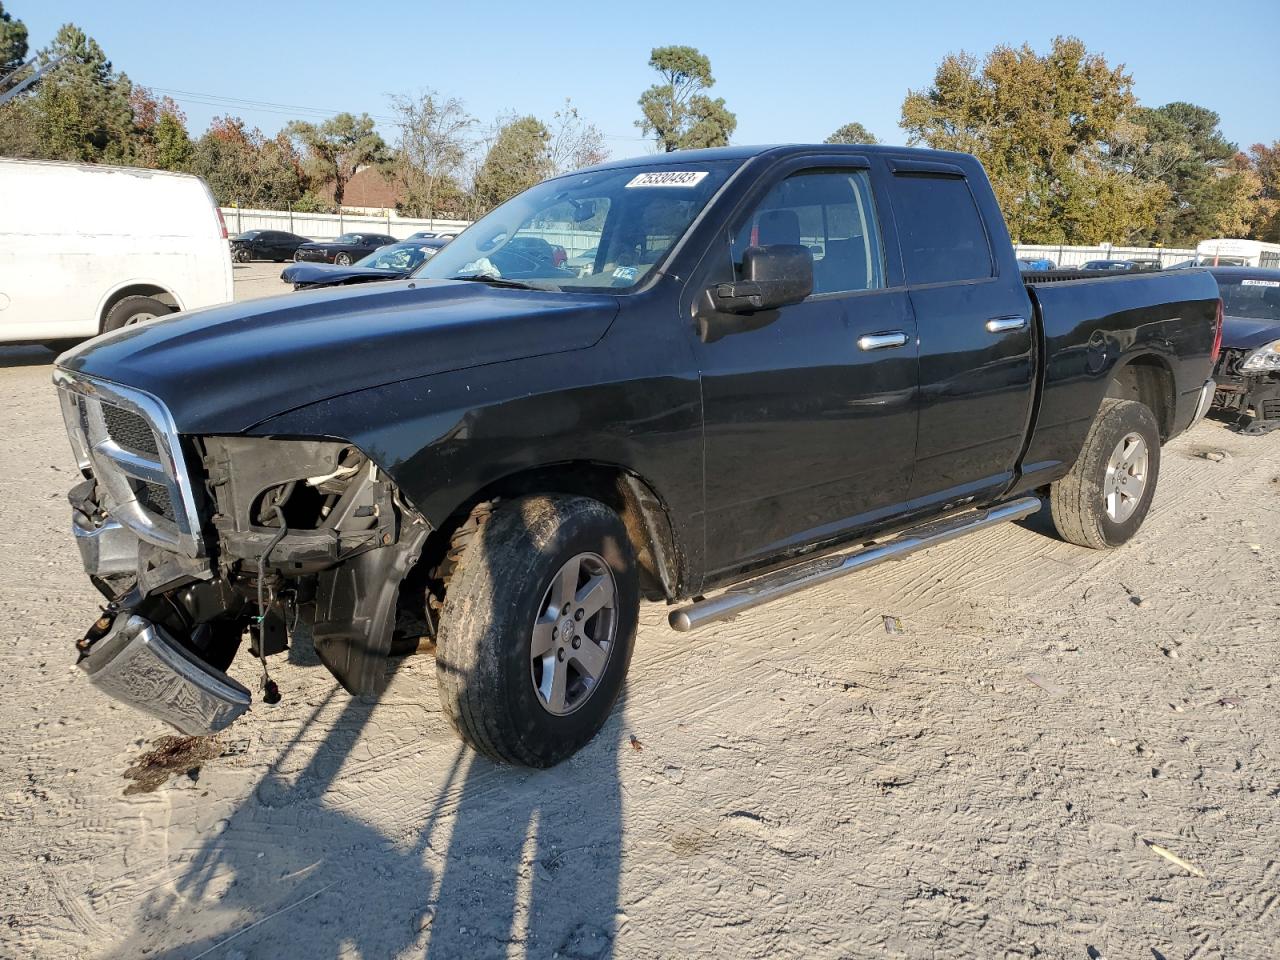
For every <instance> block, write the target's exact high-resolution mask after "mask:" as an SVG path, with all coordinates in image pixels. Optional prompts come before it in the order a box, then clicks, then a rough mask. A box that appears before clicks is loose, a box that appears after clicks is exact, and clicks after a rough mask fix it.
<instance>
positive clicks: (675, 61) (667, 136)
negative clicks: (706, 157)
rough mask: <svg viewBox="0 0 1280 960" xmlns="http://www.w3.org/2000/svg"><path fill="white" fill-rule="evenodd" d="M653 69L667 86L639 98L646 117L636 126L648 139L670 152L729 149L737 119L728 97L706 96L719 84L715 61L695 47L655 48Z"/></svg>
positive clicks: (651, 64)
mask: <svg viewBox="0 0 1280 960" xmlns="http://www.w3.org/2000/svg"><path fill="white" fill-rule="evenodd" d="M649 66H650V67H652V68H653V69H654V70H657V71H658V73H659V74H660V75H661V77H662V82H661V83H656V84H654V85H653V86H652V87H650V88H649V89H648V90H646V91H645V92H644V93H643V94H641V96H640V112H641V115H642V116H641V119H639V120H637V121H636V126H637V127H639V128H640V129H641V130H643V131H644V134H645V136H650V135H653V136H654V137H655V139H656V140H657V141H658V146H659V147H661V148H662V149H663V150H666V151H668V152H670V151H672V150H692V149H696V148H698V147H723V146H725V145H727V144H728V142H729V137H731V136H732V135H733V131H734V130H735V129H736V128H737V126H738V118H737V117H736V116H734V115H733V113H731V112H730V111H729V109H728V108H727V107H726V106H725V103H724V98H723V97H716V98H715V99H712V98H711V97H708V96H707V95H706V94H704V93H703V91H704V90H708V89H710V88H711V87H713V86H714V85H715V79H714V78H713V77H712V76H711V61H710V60H709V59H707V57H706V56H704V55H703V54H701V53H699V52H698V51H697V50H696V49H695V48H693V47H682V46H676V47H655V48H654V49H653V51H652V52H651V53H650V55H649Z"/></svg>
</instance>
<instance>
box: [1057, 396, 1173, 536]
mask: <svg viewBox="0 0 1280 960" xmlns="http://www.w3.org/2000/svg"><path fill="white" fill-rule="evenodd" d="M1159 475H1160V430H1159V428H1158V427H1157V425H1156V418H1155V415H1154V414H1153V413H1152V412H1151V410H1150V408H1149V407H1147V406H1146V405H1145V404H1141V403H1137V402H1136V401H1133V400H1111V399H1108V400H1103V401H1102V406H1101V408H1100V409H1099V410H1098V415H1097V417H1096V418H1095V419H1094V421H1093V425H1092V426H1091V427H1090V428H1089V434H1088V436H1086V437H1085V442H1084V449H1083V450H1081V452H1080V458H1079V459H1078V460H1077V461H1076V463H1075V466H1073V467H1072V468H1071V472H1070V473H1068V474H1067V475H1066V476H1065V477H1063V478H1062V479H1061V480H1059V481H1057V482H1056V483H1054V484H1053V487H1052V489H1051V491H1050V494H1049V506H1050V510H1051V511H1052V514H1053V522H1054V526H1056V527H1057V528H1058V533H1059V534H1060V535H1061V536H1062V538H1063V539H1064V540H1069V541H1070V542H1071V543H1078V544H1080V545H1081V546H1083V547H1093V548H1094V549H1096V550H1105V549H1107V548H1109V547H1118V546H1120V544H1122V543H1124V542H1125V541H1127V540H1129V539H1130V538H1131V537H1132V536H1133V535H1134V534H1135V533H1137V532H1138V528H1139V527H1141V526H1142V521H1143V520H1145V519H1146V516H1147V512H1148V511H1149V510H1150V509H1151V499H1152V497H1153V496H1154V495H1155V489H1156V480H1157V479H1158V478H1159Z"/></svg>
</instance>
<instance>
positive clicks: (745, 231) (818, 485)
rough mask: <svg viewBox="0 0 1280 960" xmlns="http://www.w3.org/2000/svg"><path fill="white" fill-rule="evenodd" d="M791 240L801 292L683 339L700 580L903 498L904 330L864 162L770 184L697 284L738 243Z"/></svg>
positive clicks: (911, 400) (911, 341)
mask: <svg viewBox="0 0 1280 960" xmlns="http://www.w3.org/2000/svg"><path fill="white" fill-rule="evenodd" d="M797 243H798V244H803V245H805V246H807V247H808V248H809V250H810V252H811V254H812V256H813V262H814V291H813V295H812V296H810V297H809V298H808V299H806V300H805V301H804V302H802V303H798V304H794V305H792V306H788V307H784V308H782V309H780V310H777V311H772V312H768V313H762V314H757V315H754V316H753V317H752V318H750V322H749V323H747V324H746V325H745V327H746V328H745V329H741V330H740V331H739V332H735V333H732V334H730V335H728V336H725V337H723V338H722V339H718V340H714V341H713V342H707V343H704V342H701V341H699V342H698V344H697V352H698V357H699V365H700V374H701V380H702V391H703V416H704V422H705V445H704V450H705V491H706V508H707V523H706V531H707V534H706V536H707V543H706V551H707V569H708V572H709V575H710V576H711V578H712V579H714V578H715V577H716V576H717V575H725V574H729V573H732V572H734V571H736V570H740V569H742V568H744V567H748V566H751V565H753V564H755V563H759V562H761V561H765V560H767V559H770V558H773V557H776V556H778V555H779V554H781V553H784V552H786V551H787V550H789V549H793V548H796V547H799V546H803V545H805V544H809V543H813V542H815V541H821V540H830V539H836V538H838V537H840V536H842V535H845V534H847V533H849V532H850V531H851V530H853V529H856V528H857V527H859V526H865V525H867V524H870V523H874V522H875V521H876V520H877V519H879V518H881V517H883V516H885V515H888V514H890V513H893V512H895V511H896V510H898V509H900V508H901V506H902V505H903V504H904V503H905V501H906V498H907V489H908V486H909V484H910V481H911V473H912V465H913V460H914V455H915V443H916V389H917V370H916V331H915V325H914V321H913V318H912V313H911V305H910V301H909V299H908V297H907V294H906V291H905V290H904V289H903V288H902V287H900V286H893V287H891V286H890V285H889V282H888V280H887V278H886V269H885V258H884V254H883V244H882V242H881V230H880V223H879V219H878V216H877V212H876V204H875V201H874V196H873V192H872V189H871V179H870V174H869V171H868V169H867V168H866V167H865V166H856V165H853V166H843V165H836V166H830V167H828V166H824V167H822V168H819V169H802V170H798V171H796V172H793V173H791V174H790V175H786V176H782V177H780V178H779V179H778V181H777V182H776V183H775V184H774V185H773V186H772V187H770V188H769V189H768V192H767V193H766V194H765V195H764V196H763V198H762V199H761V200H760V201H759V202H758V203H756V204H754V205H751V206H750V209H749V212H747V213H746V214H744V215H742V216H740V217H739V218H738V219H736V220H735V222H734V223H733V224H730V225H729V229H728V230H727V231H726V234H725V247H726V249H725V250H724V252H723V255H722V260H721V262H722V263H723V265H724V266H723V272H724V274H726V275H720V276H715V275H714V274H713V275H712V276H711V277H708V278H706V279H709V280H710V281H711V282H720V281H723V280H728V279H734V278H735V276H734V274H735V272H736V271H737V270H739V269H740V268H741V263H742V252H743V250H745V249H746V248H747V247H748V246H753V245H760V246H767V245H770V244H797ZM713 252H714V251H713ZM704 282H705V280H702V279H700V280H699V281H698V283H699V284H700V285H701V284H703V283H704ZM704 288H705V287H704Z"/></svg>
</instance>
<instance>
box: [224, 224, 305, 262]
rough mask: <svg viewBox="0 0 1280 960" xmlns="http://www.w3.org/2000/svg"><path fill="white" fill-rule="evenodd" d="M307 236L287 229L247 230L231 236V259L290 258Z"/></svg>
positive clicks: (238, 260) (236, 260)
mask: <svg viewBox="0 0 1280 960" xmlns="http://www.w3.org/2000/svg"><path fill="white" fill-rule="evenodd" d="M310 242H311V241H310V240H308V239H307V238H306V237H300V236H298V235H297V234H296V233H289V232H288V231H285V230H246V231H245V232H244V233H238V234H236V235H235V236H234V237H232V238H231V259H232V260H234V261H235V262H236V263H248V262H249V261H250V260H274V261H276V263H280V262H282V261H284V260H289V259H291V258H292V257H293V255H294V253H296V252H297V250H298V248H299V247H300V246H302V245H303V244H304V243H310Z"/></svg>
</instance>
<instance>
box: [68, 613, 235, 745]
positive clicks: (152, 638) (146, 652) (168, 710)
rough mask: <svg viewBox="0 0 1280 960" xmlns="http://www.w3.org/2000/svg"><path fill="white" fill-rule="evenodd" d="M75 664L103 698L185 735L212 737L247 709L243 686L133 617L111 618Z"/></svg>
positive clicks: (148, 622) (136, 617)
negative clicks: (135, 709)
mask: <svg viewBox="0 0 1280 960" xmlns="http://www.w3.org/2000/svg"><path fill="white" fill-rule="evenodd" d="M99 623H101V621H99ZM79 665H80V669H82V670H84V672H85V673H87V674H88V675H89V681H90V682H91V683H92V684H93V685H94V686H96V687H98V688H99V689H101V690H102V691H103V692H105V693H107V694H108V695H109V696H111V697H113V698H115V699H116V700H122V701H124V702H125V703H127V704H129V705H130V706H133V707H136V708H137V709H138V710H141V711H142V712H144V713H149V714H151V716H153V717H158V718H159V719H161V720H164V721H165V722H166V723H169V724H171V725H172V726H174V727H176V728H177V729H178V730H179V731H181V732H182V733H185V734H187V735H188V736H193V737H196V736H206V735H208V734H211V733H216V732H217V731H219V730H222V729H224V728H226V727H228V726H230V725H231V724H232V723H233V722H234V721H235V720H236V718H238V717H239V716H240V715H241V714H242V713H244V712H245V711H246V710H248V709H249V702H250V695H249V691H248V690H247V689H245V687H243V686H242V685H240V684H239V683H236V681H234V680H232V679H231V678H230V677H228V676H227V675H226V674H225V673H222V672H221V671H220V670H215V669H214V668H213V667H211V666H209V665H208V664H207V663H204V662H203V661H201V660H199V659H197V658H196V657H195V655H194V654H191V653H189V652H187V651H186V650H184V649H183V648H182V647H180V646H179V645H178V644H177V643H175V642H174V641H173V640H172V639H170V638H169V635H168V634H167V633H165V631H164V629H163V628H161V627H159V626H157V625H156V624H154V623H152V622H151V621H149V620H147V619H145V618H144V617H140V616H138V615H136V614H121V615H119V616H117V617H116V618H115V621H114V622H113V623H111V625H110V626H109V628H108V629H107V632H106V633H105V634H104V635H103V636H102V638H101V639H100V640H97V641H96V642H95V643H93V644H92V646H91V647H90V648H89V652H88V653H87V654H86V655H85V656H84V657H83V658H82V659H81V660H80V664H79Z"/></svg>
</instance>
